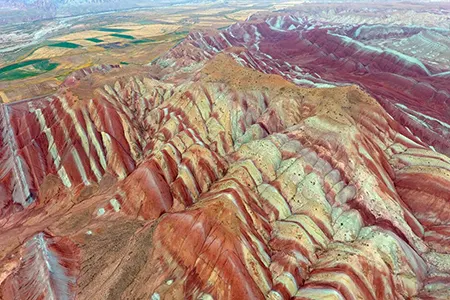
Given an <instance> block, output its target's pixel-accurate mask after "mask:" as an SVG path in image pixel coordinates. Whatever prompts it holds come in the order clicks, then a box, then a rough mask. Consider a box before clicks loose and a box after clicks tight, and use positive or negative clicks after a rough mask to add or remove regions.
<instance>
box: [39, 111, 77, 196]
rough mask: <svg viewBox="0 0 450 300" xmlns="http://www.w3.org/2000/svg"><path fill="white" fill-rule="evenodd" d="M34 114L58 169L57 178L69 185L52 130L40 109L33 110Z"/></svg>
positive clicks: (70, 184)
mask: <svg viewBox="0 0 450 300" xmlns="http://www.w3.org/2000/svg"><path fill="white" fill-rule="evenodd" d="M34 114H35V115H36V118H37V119H38V121H39V125H40V126H41V131H42V132H44V133H45V135H46V137H47V141H48V151H49V152H50V155H51V156H52V159H53V163H54V165H55V167H56V169H57V170H58V171H57V172H58V175H59V178H61V181H62V182H63V184H64V185H65V186H66V187H69V188H70V187H71V186H72V183H71V182H70V179H69V176H67V172H66V169H65V168H64V166H61V165H60V164H61V157H60V156H59V153H58V149H57V148H56V143H55V139H54V137H53V135H52V132H51V130H50V128H48V126H47V123H46V121H45V117H44V115H43V114H42V110H41V109H36V110H34Z"/></svg>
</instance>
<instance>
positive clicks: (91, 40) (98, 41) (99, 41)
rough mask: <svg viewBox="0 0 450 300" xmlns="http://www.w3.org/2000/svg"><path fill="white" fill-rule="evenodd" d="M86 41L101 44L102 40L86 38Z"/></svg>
mask: <svg viewBox="0 0 450 300" xmlns="http://www.w3.org/2000/svg"><path fill="white" fill-rule="evenodd" d="M86 41H89V42H93V43H101V42H103V40H101V39H98V38H87V39H86Z"/></svg>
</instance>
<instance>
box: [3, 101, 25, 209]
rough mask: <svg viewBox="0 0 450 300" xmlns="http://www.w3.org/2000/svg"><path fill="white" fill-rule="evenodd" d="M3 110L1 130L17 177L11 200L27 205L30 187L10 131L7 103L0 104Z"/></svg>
mask: <svg viewBox="0 0 450 300" xmlns="http://www.w3.org/2000/svg"><path fill="white" fill-rule="evenodd" d="M1 108H2V110H3V115H4V118H3V123H4V124H3V130H4V140H5V141H7V145H8V148H9V150H10V151H11V155H12V160H13V172H14V175H15V177H16V179H17V184H18V185H19V190H16V189H14V192H13V201H14V202H16V203H20V204H22V205H23V206H25V207H26V206H28V204H29V203H27V201H26V199H27V197H28V195H29V193H30V187H29V186H28V182H27V178H26V177H25V174H24V171H23V166H22V160H21V158H20V156H19V155H18V154H17V143H16V139H15V136H14V133H13V132H12V131H13V129H12V127H11V122H10V118H9V108H8V106H7V105H1ZM16 193H19V195H16Z"/></svg>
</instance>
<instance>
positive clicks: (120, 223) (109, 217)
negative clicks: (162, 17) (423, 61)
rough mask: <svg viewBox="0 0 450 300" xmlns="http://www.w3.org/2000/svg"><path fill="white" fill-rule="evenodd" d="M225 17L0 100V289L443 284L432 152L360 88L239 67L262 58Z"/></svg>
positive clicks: (412, 291) (226, 295)
mask: <svg viewBox="0 0 450 300" xmlns="http://www.w3.org/2000/svg"><path fill="white" fill-rule="evenodd" d="M285 18H286V20H287V19H289V18H290V19H293V18H292V17H288V16H287V17H285ZM273 22H274V21H273V19H271V18H269V19H266V21H264V22H263V23H264V24H267V26H268V28H269V29H270V30H272V31H273V30H282V29H283V28H284V27H283V26H281V25H279V22H280V21H276V23H275V24H278V25H276V26H275V25H274V24H273ZM270 24H272V25H270ZM269 25H270V26H272V27H273V28H271V27H270V26H269ZM236 26H238V25H236ZM240 26H241V28H244V29H245V28H247V27H248V28H253V26H256V25H255V24H254V23H252V22H249V23H243V24H242V25H240ZM263 26H266V25H263ZM290 27H291V26H288V27H287V29H289V28H290ZM233 28H234V29H233ZM233 28H229V29H228V30H227V31H224V32H218V33H214V34H212V33H210V34H209V35H207V34H200V33H196V34H191V35H190V37H189V38H188V39H186V40H185V41H184V42H183V43H181V44H180V45H178V46H177V47H175V48H174V49H172V50H171V51H170V52H169V53H168V54H167V55H166V56H164V57H162V58H161V59H159V60H157V61H156V62H154V63H153V64H152V65H151V66H150V67H149V68H148V69H146V71H145V72H142V73H141V74H137V75H136V74H134V75H128V74H125V73H120V72H118V73H114V74H115V75H114V76H111V75H110V74H112V73H111V72H112V71H110V72H108V71H105V72H104V71H101V72H100V71H98V70H89V71H86V72H84V75H83V76H80V77H73V78H71V79H70V80H69V81H67V83H66V85H64V86H62V87H61V89H60V90H59V91H58V92H57V93H56V94H54V95H53V96H50V97H45V98H41V99H34V100H30V101H23V102H15V103H9V104H6V105H5V104H4V105H2V106H1V111H0V118H1V122H2V127H1V130H2V134H1V152H0V153H1V161H2V164H1V173H0V174H1V177H0V183H1V185H0V191H1V193H0V195H1V197H2V198H1V199H0V203H1V218H0V222H1V229H0V245H1V246H0V249H1V251H0V260H1V263H0V295H1V298H4V299H290V298H292V299H405V298H406V299H409V298H411V299H448V298H449V297H450V294H449V290H450V286H449V285H450V275H449V274H450V256H449V254H448V253H449V251H450V248H449V243H448V239H449V232H450V231H449V230H450V227H449V226H450V225H449V224H450V202H449V200H450V190H449V186H450V184H449V183H450V158H449V157H448V156H447V155H446V154H445V151H441V152H436V151H434V150H433V149H431V148H430V144H428V142H427V140H426V139H424V138H422V137H420V138H419V137H418V136H416V135H415V134H417V135H420V134H419V133H417V132H414V129H412V132H411V131H409V130H408V129H407V128H406V127H405V125H404V121H405V120H404V119H402V118H401V117H399V115H396V114H390V113H388V111H387V110H386V109H385V106H386V105H385V103H384V102H383V101H381V100H380V99H379V98H378V97H377V98H376V99H375V98H374V97H373V94H374V92H373V90H371V88H370V87H367V86H366V85H364V84H361V86H362V87H363V88H364V89H365V90H363V89H362V88H359V87H357V86H355V85H346V86H340V87H333V88H305V87H299V86H298V85H296V84H294V83H295V81H294V80H292V81H293V82H294V83H292V82H290V81H288V80H286V77H288V76H285V75H284V74H280V75H275V74H265V73H277V72H261V71H263V70H261V69H258V68H252V67H249V65H250V61H253V62H254V63H255V64H259V65H262V64H263V62H265V63H266V64H267V63H268V62H269V61H270V62H271V63H276V59H274V60H263V59H262V58H261V57H262V56H264V54H263V53H264V52H263V51H261V52H256V53H259V54H258V55H259V57H258V56H256V55H253V53H252V51H248V50H246V48H245V47H244V46H242V44H239V47H240V48H238V47H235V46H236V45H235V41H234V40H232V37H231V35H230V36H227V35H226V34H230V32H232V31H231V30H238V27H233ZM244 29H242V30H244ZM254 33H255V36H256V33H258V34H260V35H261V36H265V35H266V33H265V32H263V31H261V30H259V29H258V30H254ZM234 35H235V36H236V34H234ZM214 36H215V37H216V38H214ZM243 36H245V35H243ZM243 38H244V39H245V37H243ZM262 39H263V38H262ZM219 40H220V41H221V42H222V43H228V44H229V45H228V46H227V47H226V48H227V49H225V50H224V48H225V47H221V46H219V45H218V44H220V43H218V42H217V41H219ZM236 40H237V38H236ZM200 41H201V42H202V44H200ZM214 41H216V42H214ZM227 41H228V42H227ZM213 44H214V45H215V46H214V45H213ZM216 44H217V45H216ZM206 45H208V47H207V46H206ZM259 47H260V49H262V48H263V43H261V44H259ZM211 49H212V50H211ZM222 51H223V52H224V53H219V52H222ZM246 55H248V57H247V56H246ZM249 55H253V56H249ZM242 57H247V60H248V61H247V62H246V63H242V62H241V61H240V60H239V58H241V59H244V58H242ZM239 62H241V63H240V64H239ZM325 63H326V62H324V64H325ZM405 68H406V67H405ZM405 68H403V70H404V69H405ZM254 69H256V70H254ZM292 69H295V67H292ZM405 72H406V71H405ZM278 73H279V72H278ZM393 73H394V72H393ZM120 74H122V75H120ZM426 76H430V75H426ZM426 76H425V75H424V78H425V77H426ZM322 77H323V76H322ZM288 79H289V78H288ZM327 80H328V79H327ZM433 84H434V81H433ZM436 86H439V84H437V85H436ZM441 87H442V86H441ZM442 88H443V87H442ZM380 93H381V94H377V95H382V96H383V95H384V94H382V93H383V90H382V91H381V92H380ZM383 97H384V96H383ZM389 101H390V100H389ZM380 103H381V104H380ZM386 103H387V102H386ZM436 117H438V116H436ZM445 121H446V120H442V122H445ZM436 130H437V129H436ZM413 132H414V133H413ZM439 145H441V148H439V147H440V146H439ZM442 145H445V144H442V143H441V144H439V143H437V144H436V149H437V150H439V149H443V148H442V147H443V146H442ZM438 148H439V149H438Z"/></svg>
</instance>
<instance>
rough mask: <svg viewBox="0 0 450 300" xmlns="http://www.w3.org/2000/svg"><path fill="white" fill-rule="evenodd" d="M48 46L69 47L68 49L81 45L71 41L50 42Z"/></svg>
mask: <svg viewBox="0 0 450 300" xmlns="http://www.w3.org/2000/svg"><path fill="white" fill-rule="evenodd" d="M48 46H49V47H59V48H70V49H74V48H80V47H81V46H80V45H78V44H75V43H71V42H60V43H55V44H50V45H48Z"/></svg>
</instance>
